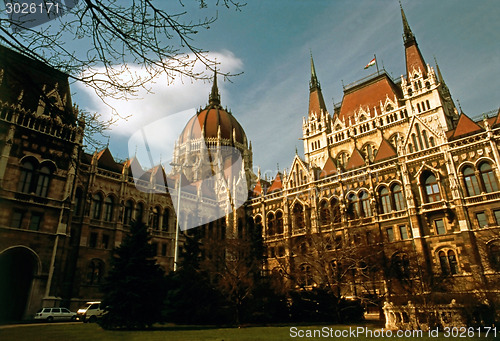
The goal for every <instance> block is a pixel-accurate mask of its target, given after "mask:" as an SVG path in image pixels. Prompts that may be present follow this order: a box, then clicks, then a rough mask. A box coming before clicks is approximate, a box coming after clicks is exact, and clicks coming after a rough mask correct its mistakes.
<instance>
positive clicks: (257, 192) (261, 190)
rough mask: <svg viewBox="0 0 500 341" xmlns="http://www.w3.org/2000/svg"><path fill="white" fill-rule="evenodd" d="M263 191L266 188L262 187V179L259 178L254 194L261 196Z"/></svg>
mask: <svg viewBox="0 0 500 341" xmlns="http://www.w3.org/2000/svg"><path fill="white" fill-rule="evenodd" d="M263 192H264V189H263V188H262V185H261V184H260V179H259V180H257V183H256V184H255V187H254V188H253V191H252V195H253V196H254V197H258V196H261V195H262V193H263Z"/></svg>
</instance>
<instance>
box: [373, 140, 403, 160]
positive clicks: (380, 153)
mask: <svg viewBox="0 0 500 341" xmlns="http://www.w3.org/2000/svg"><path fill="white" fill-rule="evenodd" d="M396 156H398V153H397V152H396V150H395V149H394V147H393V146H392V144H390V143H389V141H387V140H386V139H384V138H382V142H380V146H379V147H378V150H377V155H375V158H374V159H373V162H380V161H382V160H386V159H390V158H393V157H396Z"/></svg>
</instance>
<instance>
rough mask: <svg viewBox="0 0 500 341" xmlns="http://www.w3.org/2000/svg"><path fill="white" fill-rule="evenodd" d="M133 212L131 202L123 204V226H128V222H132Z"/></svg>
mask: <svg viewBox="0 0 500 341" xmlns="http://www.w3.org/2000/svg"><path fill="white" fill-rule="evenodd" d="M133 210H134V204H133V203H132V200H127V202H126V203H125V212H124V213H123V224H124V225H130V221H131V220H132V212H133Z"/></svg>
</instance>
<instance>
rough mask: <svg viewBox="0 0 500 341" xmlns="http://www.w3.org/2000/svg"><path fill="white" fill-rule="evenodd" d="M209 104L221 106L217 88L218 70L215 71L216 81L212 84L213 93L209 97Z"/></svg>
mask: <svg viewBox="0 0 500 341" xmlns="http://www.w3.org/2000/svg"><path fill="white" fill-rule="evenodd" d="M208 103H209V104H210V105H214V106H217V105H220V95H219V88H218V87H217V68H216V69H215V70H214V81H213V84H212V91H211V92H210V95H209V96H208Z"/></svg>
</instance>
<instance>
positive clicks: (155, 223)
mask: <svg viewBox="0 0 500 341" xmlns="http://www.w3.org/2000/svg"><path fill="white" fill-rule="evenodd" d="M160 215H161V207H159V206H156V207H155V208H153V218H152V221H151V225H152V226H151V227H152V228H153V229H155V230H159V229H160Z"/></svg>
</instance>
